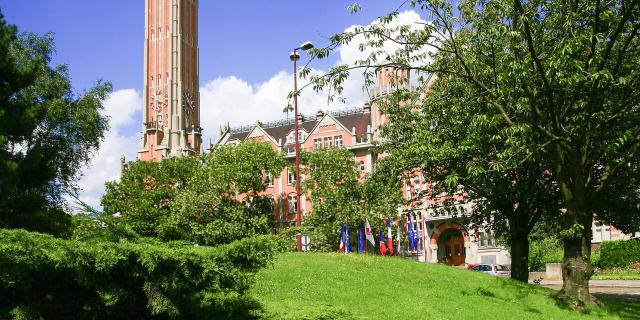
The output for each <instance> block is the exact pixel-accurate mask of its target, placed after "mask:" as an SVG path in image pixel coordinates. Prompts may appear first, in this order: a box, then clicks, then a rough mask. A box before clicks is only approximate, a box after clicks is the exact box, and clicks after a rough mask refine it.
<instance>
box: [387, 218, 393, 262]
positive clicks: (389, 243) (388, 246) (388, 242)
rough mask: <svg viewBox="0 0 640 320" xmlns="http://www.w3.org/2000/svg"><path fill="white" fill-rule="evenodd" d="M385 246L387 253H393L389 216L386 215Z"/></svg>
mask: <svg viewBox="0 0 640 320" xmlns="http://www.w3.org/2000/svg"><path fill="white" fill-rule="evenodd" d="M387 248H388V249H389V255H390V256H392V255H393V237H392V235H391V218H389V217H387Z"/></svg>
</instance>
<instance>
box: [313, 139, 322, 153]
mask: <svg viewBox="0 0 640 320" xmlns="http://www.w3.org/2000/svg"><path fill="white" fill-rule="evenodd" d="M313 147H314V148H315V150H318V149H320V148H322V139H321V138H316V139H313Z"/></svg>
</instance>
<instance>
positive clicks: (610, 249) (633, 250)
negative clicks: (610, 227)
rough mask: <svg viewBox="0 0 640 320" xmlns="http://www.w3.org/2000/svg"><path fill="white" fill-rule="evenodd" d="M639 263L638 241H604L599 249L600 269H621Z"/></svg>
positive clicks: (639, 247) (639, 242)
mask: <svg viewBox="0 0 640 320" xmlns="http://www.w3.org/2000/svg"><path fill="white" fill-rule="evenodd" d="M634 262H640V241H639V240H616V241H604V242H602V245H601V247H600V266H601V267H602V268H605V269H608V268H622V267H627V266H629V265H630V264H631V263H634Z"/></svg>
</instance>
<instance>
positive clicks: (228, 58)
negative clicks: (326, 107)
mask: <svg viewBox="0 0 640 320" xmlns="http://www.w3.org/2000/svg"><path fill="white" fill-rule="evenodd" d="M352 2H353V1H350V2H349V1H339V0H322V1H300V0H298V1H293V0H276V1H267V0H261V1H219V0H201V1H200V12H199V13H200V17H199V18H200V24H199V29H200V36H199V44H200V60H201V70H200V72H201V78H200V81H201V83H203V84H204V83H206V81H208V80H210V79H214V78H216V77H219V76H230V75H235V76H237V77H239V78H241V79H244V80H246V81H248V82H249V83H257V82H263V81H266V80H268V79H269V78H270V77H271V76H272V75H273V74H275V73H277V72H278V71H280V70H289V69H290V62H289V59H288V54H289V52H290V51H291V49H292V48H293V47H294V46H296V45H297V44H300V43H302V42H304V41H307V40H309V41H312V42H314V43H315V44H317V45H322V44H327V43H328V41H327V38H328V37H329V36H330V35H332V34H334V33H337V32H340V31H343V30H344V29H345V28H346V27H348V26H350V25H352V24H368V23H370V22H371V21H372V20H374V19H375V18H377V17H378V16H380V15H383V14H385V13H387V12H389V11H391V10H393V9H395V8H396V7H397V6H398V1H360V3H361V4H362V7H363V10H362V11H361V12H358V13H357V14H350V13H349V12H348V10H347V6H348V5H349V4H350V3H352ZM0 8H2V12H3V14H4V15H5V18H6V19H7V20H8V21H9V22H10V23H13V24H16V25H18V27H19V29H20V30H21V31H30V32H35V33H40V34H42V33H45V32H54V33H55V40H56V45H57V49H58V52H57V56H56V62H59V63H67V64H69V66H70V69H71V76H72V78H73V81H74V87H75V88H76V89H78V90H80V89H85V88H88V87H90V86H91V85H92V84H93V82H94V81H95V79H96V78H102V79H105V80H109V81H111V82H112V83H113V84H114V88H115V89H116V90H118V89H124V88H140V87H141V86H142V79H143V75H142V73H143V39H144V29H143V27H144V1H143V0H109V1H90V0H56V1H52V0H0ZM319 65H320V66H327V63H320V64H319Z"/></svg>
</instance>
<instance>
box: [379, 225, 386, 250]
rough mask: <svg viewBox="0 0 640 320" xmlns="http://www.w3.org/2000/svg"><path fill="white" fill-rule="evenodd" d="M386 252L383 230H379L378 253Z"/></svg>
mask: <svg viewBox="0 0 640 320" xmlns="http://www.w3.org/2000/svg"><path fill="white" fill-rule="evenodd" d="M385 254H387V246H385V244H384V232H382V230H380V255H381V256H384V255H385Z"/></svg>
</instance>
